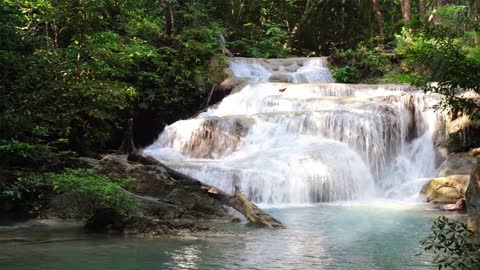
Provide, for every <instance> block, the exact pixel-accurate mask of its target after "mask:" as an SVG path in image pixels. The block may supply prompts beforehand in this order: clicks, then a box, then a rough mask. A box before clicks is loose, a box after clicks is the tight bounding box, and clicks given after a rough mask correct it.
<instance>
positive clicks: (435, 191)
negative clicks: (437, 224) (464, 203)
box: [420, 175, 470, 204]
mask: <svg viewBox="0 0 480 270" xmlns="http://www.w3.org/2000/svg"><path fill="white" fill-rule="evenodd" d="M469 178H470V176H469V175H451V176H448V177H439V178H435V179H432V180H430V181H429V182H428V183H427V184H425V186H423V188H422V190H421V192H420V193H421V194H423V195H425V196H426V198H427V202H432V203H447V204H454V203H456V202H457V201H458V200H460V199H462V198H464V196H465V192H466V189H467V186H468V182H469Z"/></svg>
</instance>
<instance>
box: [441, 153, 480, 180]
mask: <svg viewBox="0 0 480 270" xmlns="http://www.w3.org/2000/svg"><path fill="white" fill-rule="evenodd" d="M477 164H479V160H478V159H477V158H476V157H473V156H471V155H469V154H468V153H452V154H450V155H449V156H448V157H447V160H446V161H445V163H444V165H443V167H442V170H441V171H440V173H439V174H438V176H439V177H446V176H449V175H460V174H461V175H470V174H471V173H472V171H473V170H474V169H475V168H476V166H477Z"/></svg>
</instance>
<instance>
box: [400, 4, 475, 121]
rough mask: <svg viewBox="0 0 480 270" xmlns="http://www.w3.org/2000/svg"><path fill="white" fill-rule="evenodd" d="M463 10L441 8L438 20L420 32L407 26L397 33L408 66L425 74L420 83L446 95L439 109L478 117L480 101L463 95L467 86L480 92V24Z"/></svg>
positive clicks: (421, 74) (438, 105) (407, 67)
mask: <svg viewBox="0 0 480 270" xmlns="http://www.w3.org/2000/svg"><path fill="white" fill-rule="evenodd" d="M463 10H464V8H463V7H457V6H446V7H444V8H443V9H440V11H439V12H440V13H441V14H440V15H439V16H438V18H437V21H436V23H435V24H431V25H430V24H429V25H425V27H424V28H423V29H421V30H420V31H417V32H412V31H409V30H404V31H403V32H402V35H399V36H397V40H398V52H399V53H401V54H403V55H404V58H405V59H404V65H405V69H406V70H407V71H408V72H410V73H412V74H416V75H417V76H418V75H420V76H422V78H423V81H418V82H417V84H418V85H420V86H423V88H424V90H425V91H426V92H433V93H439V94H442V95H444V99H443V100H442V102H440V103H438V104H437V105H436V106H435V107H436V108H437V109H441V110H443V109H449V110H451V111H452V113H453V115H460V114H468V115H470V116H471V117H472V118H478V117H480V108H479V106H478V104H476V103H475V102H474V101H473V100H472V99H469V98H464V97H462V96H460V95H459V94H461V93H462V92H463V91H465V90H471V91H474V92H476V93H480V84H479V83H478V82H479V81H480V57H479V54H478V39H477V41H475V37H476V36H477V35H478V34H477V33H478V32H479V30H480V26H479V24H478V22H475V21H473V20H471V18H470V17H468V16H466V14H464V12H463ZM442 14H443V15H442ZM460 30H461V31H460ZM472 37H473V38H472ZM432 82H433V83H432Z"/></svg>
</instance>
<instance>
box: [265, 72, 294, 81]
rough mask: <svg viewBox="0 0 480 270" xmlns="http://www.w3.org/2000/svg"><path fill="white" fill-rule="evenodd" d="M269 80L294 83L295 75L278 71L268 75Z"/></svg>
mask: <svg viewBox="0 0 480 270" xmlns="http://www.w3.org/2000/svg"><path fill="white" fill-rule="evenodd" d="M268 81H269V82H274V83H292V82H293V77H292V76H291V75H290V74H288V73H284V72H278V73H274V74H272V75H271V76H270V77H268Z"/></svg>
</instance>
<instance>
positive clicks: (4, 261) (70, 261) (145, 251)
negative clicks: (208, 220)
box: [0, 202, 439, 270]
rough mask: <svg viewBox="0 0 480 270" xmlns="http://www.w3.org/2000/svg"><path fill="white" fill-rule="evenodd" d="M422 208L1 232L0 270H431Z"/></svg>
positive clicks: (354, 206)
mask: <svg viewBox="0 0 480 270" xmlns="http://www.w3.org/2000/svg"><path fill="white" fill-rule="evenodd" d="M429 208H431V206H429V205H405V204H397V203H389V202H377V203H367V204H363V203H349V204H345V203H339V204H317V205H312V206H303V207H287V208H271V209H268V211H269V212H270V213H272V214H273V215H275V216H276V217H278V218H279V219H280V220H282V221H284V222H285V224H288V228H287V229H285V230H267V229H257V228H252V227H250V226H248V225H245V224H243V223H242V224H235V225H225V226H226V228H225V229H226V230H228V231H229V232H232V233H231V234H219V235H216V234H213V235H209V234H207V235H202V236H195V237H187V238H184V239H173V238H160V239H147V240H145V239H140V238H136V237H132V238H126V239H125V238H123V237H120V236H105V235H86V234H83V233H82V232H81V231H79V230H76V229H73V228H65V229H56V230H52V229H49V228H42V227H38V228H26V229H15V230H12V229H6V228H3V229H0V238H3V239H5V238H7V237H8V238H13V237H17V240H18V239H20V238H26V239H24V241H16V242H5V241H2V242H0V262H1V269H8V270H31V269H38V270H43V269H45V270H60V269H61V270H64V269H68V270H77V269H78V270H90V269H92V270H93V269H103V270H107V269H112V270H133V269H172V270H173V269H205V270H215V269H349V270H354V269H358V270H360V269H365V270H367V269H368V270H372V269H390V270H395V269H398V270H407V269H434V268H433V267H432V266H431V265H430V262H431V257H430V255H429V254H422V255H419V256H417V254H418V253H420V252H421V246H420V244H419V243H418V242H419V240H421V239H422V238H424V237H425V236H426V235H427V234H428V233H429V229H430V226H431V220H432V219H433V218H435V217H436V216H438V215H439V212H438V211H432V210H430V209H429Z"/></svg>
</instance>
